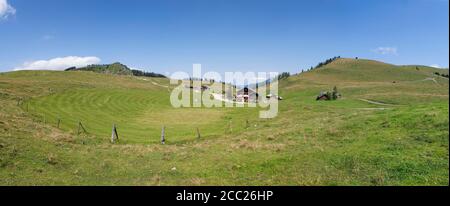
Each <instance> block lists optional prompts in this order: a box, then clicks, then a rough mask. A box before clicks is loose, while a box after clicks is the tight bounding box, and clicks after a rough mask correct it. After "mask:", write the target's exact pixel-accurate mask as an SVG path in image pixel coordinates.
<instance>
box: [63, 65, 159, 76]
mask: <svg viewBox="0 0 450 206" xmlns="http://www.w3.org/2000/svg"><path fill="white" fill-rule="evenodd" d="M65 71H91V72H96V73H102V74H114V75H129V76H146V77H159V78H166V77H165V76H164V75H162V74H157V73H154V72H145V71H141V70H132V69H130V68H129V67H128V66H126V65H124V64H122V63H120V62H115V63H112V64H93V65H89V66H86V67H81V68H76V67H71V68H68V69H66V70H65Z"/></svg>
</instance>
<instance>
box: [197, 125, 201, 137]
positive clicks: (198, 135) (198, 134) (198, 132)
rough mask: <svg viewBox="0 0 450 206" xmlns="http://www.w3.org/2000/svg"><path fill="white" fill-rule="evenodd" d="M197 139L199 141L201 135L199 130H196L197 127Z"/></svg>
mask: <svg viewBox="0 0 450 206" xmlns="http://www.w3.org/2000/svg"><path fill="white" fill-rule="evenodd" d="M197 138H198V139H200V138H201V135H200V130H199V129H198V127H197Z"/></svg>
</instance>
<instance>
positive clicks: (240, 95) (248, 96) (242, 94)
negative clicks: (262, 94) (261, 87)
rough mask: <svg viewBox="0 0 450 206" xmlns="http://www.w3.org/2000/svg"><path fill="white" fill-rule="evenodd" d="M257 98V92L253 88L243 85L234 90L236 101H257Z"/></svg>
mask: <svg viewBox="0 0 450 206" xmlns="http://www.w3.org/2000/svg"><path fill="white" fill-rule="evenodd" d="M258 98H259V95H258V93H257V92H256V91H255V90H253V89H250V88H248V87H245V88H243V89H241V90H239V91H237V92H236V101H237V102H251V103H257V102H258Z"/></svg>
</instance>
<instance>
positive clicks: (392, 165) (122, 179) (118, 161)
mask: <svg viewBox="0 0 450 206" xmlns="http://www.w3.org/2000/svg"><path fill="white" fill-rule="evenodd" d="M435 71H437V69H434V68H430V67H424V66H395V65H390V64H385V63H381V62H376V61H371V60H354V59H338V60H336V61H334V62H333V63H331V64H328V65H326V66H324V67H321V68H319V69H315V70H312V71H309V72H303V73H301V74H299V75H295V76H291V77H289V78H288V79H283V80H281V81H280V83H279V92H280V96H282V97H283V98H284V100H283V101H280V102H279V114H278V116H277V117H276V118H274V119H259V116H258V114H259V110H260V108H248V107H244V108H173V107H172V106H171V105H170V92H171V90H172V89H173V88H174V85H169V80H168V79H162V78H142V77H133V76H118V75H111V74H97V73H93V72H78V71H70V72H59V71H19V72H9V73H0V185H448V182H449V117H448V115H449V96H448V95H449V82H448V79H447V78H443V77H440V76H437V75H435V74H434V72H435ZM438 71H439V72H440V73H443V72H446V73H447V74H448V70H438ZM334 86H337V88H338V89H339V92H340V93H342V95H343V97H342V98H341V99H339V100H337V101H316V100H315V98H316V96H317V95H318V94H319V93H320V91H325V90H331V89H332V88H333V87H334ZM58 119H59V120H61V122H60V125H59V128H57V124H58ZM78 122H82V124H83V125H84V126H85V128H86V130H87V133H84V132H81V133H80V134H78V126H77V125H78ZM247 122H248V123H247ZM112 124H116V125H117V129H118V133H119V137H120V139H119V142H118V143H117V144H111V143H110V138H111V129H112ZM163 125H164V126H165V127H166V138H167V142H166V144H165V145H161V144H160V134H161V128H162V126H163ZM197 128H199V130H200V133H201V138H200V139H199V138H197V134H196V129H197Z"/></svg>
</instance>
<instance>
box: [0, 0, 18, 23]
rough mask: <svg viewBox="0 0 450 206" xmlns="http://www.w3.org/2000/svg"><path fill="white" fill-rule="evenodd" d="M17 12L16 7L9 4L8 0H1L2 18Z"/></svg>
mask: <svg viewBox="0 0 450 206" xmlns="http://www.w3.org/2000/svg"><path fill="white" fill-rule="evenodd" d="M14 14H16V9H15V8H14V7H12V6H11V5H9V4H8V1H7V0H0V20H2V19H6V18H8V17H9V16H12V15H14Z"/></svg>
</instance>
